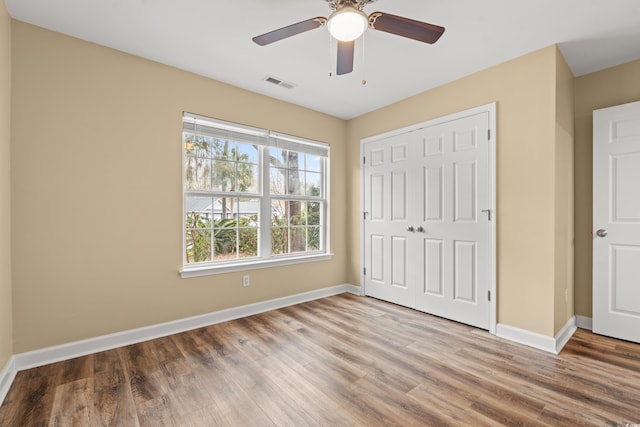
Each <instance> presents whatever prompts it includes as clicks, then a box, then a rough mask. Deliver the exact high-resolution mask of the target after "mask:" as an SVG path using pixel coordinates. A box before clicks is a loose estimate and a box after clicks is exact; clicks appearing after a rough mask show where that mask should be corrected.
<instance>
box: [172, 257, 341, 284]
mask: <svg viewBox="0 0 640 427" xmlns="http://www.w3.org/2000/svg"><path fill="white" fill-rule="evenodd" d="M332 258H333V254H332V253H328V252H327V253H317V254H316V253H314V254H312V255H302V256H295V257H294V256H287V257H286V258H285V257H283V258H275V257H274V258H270V259H260V260H254V261H245V262H242V261H240V262H234V263H229V264H222V263H220V264H218V265H211V264H206V265H195V266H185V267H183V268H182V269H181V270H180V271H179V272H180V277H181V278H183V279H187V278H189V277H201V276H209V275H212V274H220V273H233V272H237V271H247V270H256V269H259V268H268V267H282V266H285V265H294V264H303V263H306V262H317V261H329V260H331V259H332Z"/></svg>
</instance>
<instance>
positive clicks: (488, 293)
mask: <svg viewBox="0 0 640 427" xmlns="http://www.w3.org/2000/svg"><path fill="white" fill-rule="evenodd" d="M487 300H489V301H491V291H487Z"/></svg>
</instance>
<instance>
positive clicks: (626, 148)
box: [593, 102, 640, 342]
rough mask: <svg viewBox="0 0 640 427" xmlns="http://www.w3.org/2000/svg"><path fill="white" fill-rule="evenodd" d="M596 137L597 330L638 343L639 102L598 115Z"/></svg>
mask: <svg viewBox="0 0 640 427" xmlns="http://www.w3.org/2000/svg"><path fill="white" fill-rule="evenodd" d="M593 137H594V140H593V226H594V241H593V331H594V332H595V333H598V334H603V335H608V336H612V337H616V338H621V339H625V340H629V341H635V342H640V197H639V196H638V194H639V193H638V188H639V185H640V184H639V183H640V102H634V103H631V104H625V105H620V106H616V107H611V108H605V109H602V110H597V111H594V113H593ZM596 230H606V233H605V232H603V231H600V232H599V233H598V232H596Z"/></svg>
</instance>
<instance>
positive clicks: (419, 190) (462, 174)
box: [363, 112, 493, 329]
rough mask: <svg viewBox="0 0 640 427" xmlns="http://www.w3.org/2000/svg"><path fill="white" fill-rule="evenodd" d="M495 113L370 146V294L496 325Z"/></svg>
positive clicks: (366, 241)
mask: <svg viewBox="0 0 640 427" xmlns="http://www.w3.org/2000/svg"><path fill="white" fill-rule="evenodd" d="M488 132H489V113H488V112H481V113H475V114H469V115H468V116H464V115H462V117H456V119H455V120H450V121H440V122H439V123H438V124H435V125H432V126H427V127H424V128H422V129H417V130H413V131H411V132H406V133H402V134H399V135H396V136H392V137H388V138H385V139H379V140H375V141H372V142H368V143H365V144H363V154H364V157H365V159H364V173H363V180H364V182H363V191H364V197H363V201H364V211H365V212H364V217H365V218H364V227H363V230H364V257H363V258H364V268H365V274H364V276H363V277H364V285H365V294H366V295H369V296H373V297H376V298H380V299H383V300H386V301H390V302H394V303H396V304H401V305H404V306H407V307H411V308H417V309H419V310H421V311H424V312H427V313H431V314H435V315H437V316H441V317H445V318H448V319H452V320H455V321H459V322H462V323H466V324H469V325H473V326H477V327H480V328H483V329H489V328H490V312H491V303H490V301H489V290H490V286H491V283H490V282H491V266H492V262H493V261H492V258H491V247H490V244H491V232H492V229H491V223H490V221H491V220H492V219H493V218H490V215H491V212H490V211H489V209H490V208H491V200H490V194H491V190H490V169H489V168H490V164H489V134H488Z"/></svg>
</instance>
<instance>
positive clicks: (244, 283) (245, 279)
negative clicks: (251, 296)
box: [242, 275, 251, 286]
mask: <svg viewBox="0 0 640 427" xmlns="http://www.w3.org/2000/svg"><path fill="white" fill-rule="evenodd" d="M250 284H251V282H250V281H249V276H248V275H247V276H242V286H249V285H250Z"/></svg>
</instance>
